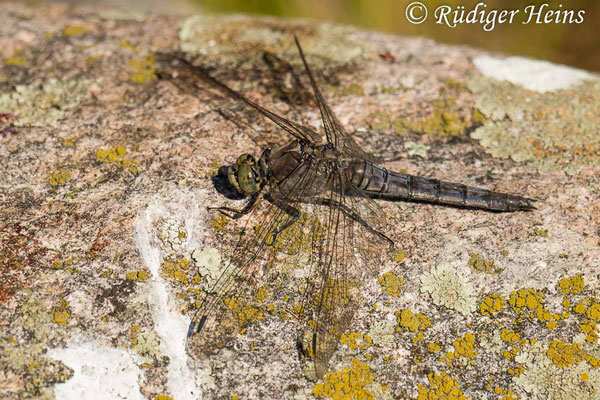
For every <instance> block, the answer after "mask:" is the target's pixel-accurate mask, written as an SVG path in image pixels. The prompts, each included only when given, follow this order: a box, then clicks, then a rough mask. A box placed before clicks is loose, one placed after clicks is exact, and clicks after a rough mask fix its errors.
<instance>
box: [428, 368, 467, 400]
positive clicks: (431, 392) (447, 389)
mask: <svg viewBox="0 0 600 400" xmlns="http://www.w3.org/2000/svg"><path fill="white" fill-rule="evenodd" d="M427 379H428V380H429V387H426V386H425V385H423V384H421V383H420V384H419V388H418V389H417V391H418V393H419V395H418V396H417V400H467V397H466V396H465V395H464V393H463V392H462V391H461V390H460V387H459V386H458V382H456V381H454V380H453V379H452V378H451V377H450V376H448V375H447V374H446V372H445V371H442V372H440V373H439V374H436V373H433V372H430V373H429V374H427Z"/></svg>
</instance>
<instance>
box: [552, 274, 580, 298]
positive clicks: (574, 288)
mask: <svg viewBox="0 0 600 400" xmlns="http://www.w3.org/2000/svg"><path fill="white" fill-rule="evenodd" d="M584 286H585V282H584V280H583V277H582V276H581V274H577V275H575V276H572V277H570V278H564V279H561V280H560V281H558V283H557V285H556V288H557V289H558V291H559V292H560V293H562V294H576V293H579V292H581V291H582V290H583V288H584Z"/></svg>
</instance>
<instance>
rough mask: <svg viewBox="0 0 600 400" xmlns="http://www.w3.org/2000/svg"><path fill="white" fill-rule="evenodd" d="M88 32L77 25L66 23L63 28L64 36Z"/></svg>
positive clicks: (80, 34)
mask: <svg viewBox="0 0 600 400" xmlns="http://www.w3.org/2000/svg"><path fill="white" fill-rule="evenodd" d="M86 33H88V30H87V29H86V28H85V27H83V26H79V25H67V26H65V28H64V29H63V35H65V36H82V35H85V34H86Z"/></svg>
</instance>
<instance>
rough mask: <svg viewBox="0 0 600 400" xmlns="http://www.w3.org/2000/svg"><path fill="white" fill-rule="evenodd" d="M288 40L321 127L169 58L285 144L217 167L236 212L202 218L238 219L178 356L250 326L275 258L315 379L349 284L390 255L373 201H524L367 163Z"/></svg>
mask: <svg viewBox="0 0 600 400" xmlns="http://www.w3.org/2000/svg"><path fill="white" fill-rule="evenodd" d="M294 40H295V44H296V47H297V49H298V53H299V56H300V59H301V60H302V64H303V66H304V70H305V72H306V75H307V76H308V80H309V81H310V86H311V88H312V94H313V96H314V100H315V103H316V105H317V106H318V109H319V112H320V117H321V122H322V125H323V126H322V129H321V130H316V129H315V128H313V127H310V126H307V125H303V124H300V123H297V122H294V121H291V120H289V119H287V118H285V117H283V116H281V115H279V114H277V113H275V112H273V111H270V110H268V109H266V108H264V107H262V106H261V105H259V104H257V103H256V102H254V101H252V100H250V99H249V98H247V97H246V96H244V95H243V94H241V93H239V92H237V91H235V90H233V89H231V88H230V87H229V86H227V85H226V84H224V83H223V82H221V81H220V80H218V79H216V78H214V77H212V76H211V74H209V73H208V72H207V71H206V70H205V69H204V68H202V67H199V66H195V65H193V64H192V63H191V62H189V61H187V60H186V59H185V58H184V57H182V56H173V57H172V59H171V62H172V65H173V66H175V67H176V68H177V75H178V76H179V77H180V78H186V79H195V80H199V81H200V82H204V83H208V84H209V85H210V86H211V87H212V88H213V89H217V90H219V91H220V92H221V93H223V94H225V95H226V96H228V97H229V98H231V99H233V100H235V101H237V102H240V103H242V104H244V105H246V106H247V107H249V108H251V109H254V110H255V111H257V112H258V113H259V114H261V115H262V116H264V117H266V118H267V119H268V120H270V121H271V122H273V123H274V124H275V125H276V126H277V127H278V128H279V129H281V130H282V131H284V132H285V133H287V134H288V135H289V139H290V140H289V142H288V143H287V144H285V145H283V146H282V147H279V148H275V149H271V148H270V147H266V148H264V150H263V151H262V153H261V154H260V155H259V156H254V155H251V154H242V155H241V156H239V158H238V159H237V161H236V162H235V163H234V164H233V165H231V166H229V167H228V168H227V178H228V181H229V183H230V184H231V186H232V187H233V188H235V190H236V191H237V192H239V194H241V195H242V196H244V197H246V198H247V202H246V204H245V205H244V206H243V207H242V208H240V209H235V208H231V207H218V208H216V209H214V210H218V211H219V212H221V213H223V214H225V215H227V216H229V217H230V218H232V219H233V220H244V219H245V223H244V224H243V228H242V229H241V230H240V234H239V239H238V240H237V242H236V244H235V245H234V246H233V251H232V252H231V258H230V259H229V261H228V262H227V263H226V265H225V266H224V267H223V269H222V272H221V273H220V275H219V277H218V279H216V281H215V282H213V284H212V287H210V288H209V289H208V290H206V291H205V294H204V295H203V297H202V300H201V301H199V304H198V307H197V310H196V311H195V314H194V317H193V318H192V322H191V324H190V328H189V333H188V351H189V352H190V354H192V353H193V354H195V355H196V356H199V357H200V356H208V355H210V354H213V353H214V352H215V351H218V349H219V348H221V347H223V346H225V345H226V344H227V342H228V341H229V340H231V339H232V338H234V337H235V336H236V335H238V334H239V333H240V332H244V331H245V330H246V329H247V328H248V327H249V326H250V325H251V324H253V323H255V322H256V321H257V320H260V319H262V317H263V314H264V311H263V310H261V309H260V308H259V307H255V306H253V305H251V304H252V302H253V301H254V302H256V301H257V299H258V300H260V298H262V297H264V289H265V286H267V287H268V286H269V285H270V284H273V285H276V284H281V282H282V278H281V276H280V275H278V273H279V272H276V271H277V269H276V268H274V262H273V260H275V261H277V260H281V259H282V258H283V257H281V256H282V254H283V255H284V257H285V258H286V259H287V260H288V261H287V262H288V263H289V264H290V265H292V266H295V268H299V269H300V270H302V271H303V272H302V273H301V274H299V275H300V278H297V279H298V283H297V284H296V287H297V291H296V294H295V296H294V298H293V299H290V300H289V302H292V303H293V307H290V310H289V312H290V315H292V318H293V319H294V320H295V321H296V325H297V327H296V340H297V344H298V346H297V347H298V350H299V353H300V356H301V357H302V358H303V359H305V360H306V361H307V363H309V365H310V366H311V369H312V373H313V374H314V377H316V378H320V377H322V376H323V375H324V374H325V372H326V371H327V368H328V364H329V361H330V359H331V358H332V356H333V354H334V353H335V351H336V348H337V346H338V343H339V342H340V338H341V335H343V334H344V333H346V332H348V330H349V328H350V326H351V323H352V320H353V318H354V314H355V310H356V309H357V308H358V307H359V306H360V304H361V298H362V295H361V284H362V283H363V282H365V280H366V279H372V278H374V277H376V276H378V275H379V273H380V272H381V271H380V269H381V268H382V265H383V263H382V258H383V257H386V255H387V254H389V252H390V251H391V250H392V249H393V248H394V242H393V241H392V240H391V239H390V238H389V237H388V236H386V235H385V229H386V214H385V212H384V211H383V209H382V208H381V206H380V205H379V204H377V202H376V201H375V199H387V200H392V201H403V200H409V201H419V202H429V203H433V204H443V205H449V206H456V207H464V208H469V209H482V210H488V211H496V212H513V211H530V210H534V209H535V207H534V201H535V200H533V199H530V198H526V197H522V196H517V195H511V194H506V193H499V192H495V191H491V190H486V189H481V188H476V187H471V186H467V185H464V184H460V183H452V182H446V181H443V180H439V179H432V178H428V177H422V176H415V175H409V174H405V173H400V172H394V171H390V170H388V169H386V168H384V167H383V166H380V165H377V164H376V163H375V162H374V161H372V158H371V156H370V155H369V154H367V153H366V152H365V151H364V150H363V149H361V148H360V147H359V146H358V145H357V143H356V142H355V140H354V139H353V138H352V136H351V135H349V134H348V133H347V131H346V130H345V129H344V127H343V126H342V124H341V123H340V121H339V120H338V118H337V117H336V115H335V114H334V112H333V111H332V109H331V108H330V106H329V105H328V104H327V102H326V101H325V99H324V97H323V94H322V93H321V90H320V89H319V87H318V85H317V82H316V79H315V76H314V74H313V72H312V70H311V68H310V67H309V65H308V63H307V60H306V57H305V55H304V52H303V50H302V47H301V45H300V42H299V40H298V38H297V37H296V36H294ZM271 61H272V60H271ZM287 72H289V70H288V71H287ZM289 259H291V260H292V261H289ZM261 293H262V295H261Z"/></svg>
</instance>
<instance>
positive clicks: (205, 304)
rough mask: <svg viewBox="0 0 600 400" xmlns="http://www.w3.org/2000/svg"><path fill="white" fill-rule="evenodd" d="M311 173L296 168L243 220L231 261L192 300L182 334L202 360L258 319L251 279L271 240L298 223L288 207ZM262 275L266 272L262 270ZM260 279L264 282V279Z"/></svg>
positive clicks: (301, 193)
mask: <svg viewBox="0 0 600 400" xmlns="http://www.w3.org/2000/svg"><path fill="white" fill-rule="evenodd" d="M314 175H315V170H313V169H311V168H310V166H309V165H306V164H300V165H299V166H298V167H297V168H296V169H295V170H294V171H293V172H292V173H291V174H290V175H289V176H288V177H287V178H286V179H285V180H284V181H283V182H281V183H280V184H279V185H278V186H277V187H276V188H273V189H272V190H271V191H269V193H267V194H266V196H265V197H267V198H269V199H270V201H269V202H267V201H264V200H263V204H259V205H258V206H257V207H256V208H255V209H254V210H253V211H252V212H251V213H250V214H249V215H247V216H245V217H244V218H246V221H245V224H244V227H243V228H242V233H241V234H240V238H239V239H238V241H237V244H236V245H235V247H234V248H233V251H232V252H231V258H230V260H229V261H228V262H227V263H226V265H225V267H224V268H223V269H222V271H221V273H220V275H219V276H218V278H217V279H216V280H215V282H214V283H213V284H212V287H211V288H210V289H208V290H207V291H206V292H205V293H204V295H203V297H202V299H201V300H200V301H199V302H198V305H197V310H196V311H195V314H194V317H193V318H192V323H191V324H190V328H189V332H188V344H187V348H188V352H189V353H190V354H192V355H195V356H200V357H202V356H206V355H208V354H211V353H213V352H214V351H215V350H217V349H218V348H220V347H222V346H224V345H225V344H226V343H227V342H228V341H229V340H230V339H231V338H232V337H234V336H235V335H237V334H238V333H239V332H240V331H241V330H243V329H244V328H246V327H247V326H248V325H249V324H250V323H252V322H254V321H256V320H257V319H261V318H262V310H261V309H260V307H255V306H253V305H252V304H253V303H256V299H257V298H259V297H260V295H259V294H258V290H259V287H258V286H259V285H257V279H255V277H256V276H257V275H259V274H260V273H261V272H262V267H263V264H265V263H267V262H268V261H269V260H270V258H271V257H272V256H273V255H274V251H273V250H274V248H273V245H274V243H273V240H274V238H276V237H277V235H279V234H280V233H281V232H282V231H283V230H284V229H285V228H286V227H288V226H290V225H291V224H293V223H294V221H295V220H296V219H298V215H295V214H294V213H293V210H294V209H293V206H292V205H293V203H294V202H295V201H296V200H297V199H299V198H302V197H304V196H306V190H307V188H309V187H310V186H311V184H310V182H311V181H312V180H314ZM267 273H268V272H267ZM261 280H263V281H266V279H265V278H262V279H261Z"/></svg>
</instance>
